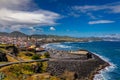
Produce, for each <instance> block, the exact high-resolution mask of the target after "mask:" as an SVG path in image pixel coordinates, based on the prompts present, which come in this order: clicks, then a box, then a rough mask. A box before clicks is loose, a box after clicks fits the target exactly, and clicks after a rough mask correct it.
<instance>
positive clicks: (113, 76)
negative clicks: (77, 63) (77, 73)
mask: <svg viewBox="0 0 120 80" xmlns="http://www.w3.org/2000/svg"><path fill="white" fill-rule="evenodd" d="M44 47H49V48H53V49H58V50H79V49H86V50H89V51H91V52H93V53H95V54H96V55H98V56H100V57H101V58H102V59H104V60H105V61H107V62H109V63H110V65H111V66H109V67H106V68H105V69H103V70H101V71H100V72H99V74H97V75H95V77H94V80H120V41H99V42H69V43H52V44H47V45H46V46H44Z"/></svg>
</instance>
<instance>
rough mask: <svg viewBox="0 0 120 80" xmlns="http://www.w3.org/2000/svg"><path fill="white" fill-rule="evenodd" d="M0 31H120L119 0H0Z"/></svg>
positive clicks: (94, 33) (98, 33)
mask: <svg viewBox="0 0 120 80" xmlns="http://www.w3.org/2000/svg"><path fill="white" fill-rule="evenodd" d="M0 31H1V32H12V31H21V32H24V33H26V34H52V35H60V36H73V37H90V36H101V35H103V36H104V35H108V34H120V0H0Z"/></svg>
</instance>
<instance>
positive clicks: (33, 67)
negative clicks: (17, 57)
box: [0, 62, 47, 80]
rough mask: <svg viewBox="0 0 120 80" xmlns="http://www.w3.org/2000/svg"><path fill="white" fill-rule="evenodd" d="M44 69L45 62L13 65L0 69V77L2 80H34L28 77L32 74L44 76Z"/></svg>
mask: <svg viewBox="0 0 120 80" xmlns="http://www.w3.org/2000/svg"><path fill="white" fill-rule="evenodd" d="M46 69H47V62H35V63H22V64H14V65H11V66H7V67H3V68H1V69H0V72H1V73H2V74H0V76H1V75H2V78H4V80H35V79H32V78H30V77H31V76H32V75H34V74H44V73H45V72H46ZM44 76H45V75H44ZM29 78H30V79H29ZM0 80H1V79H0Z"/></svg>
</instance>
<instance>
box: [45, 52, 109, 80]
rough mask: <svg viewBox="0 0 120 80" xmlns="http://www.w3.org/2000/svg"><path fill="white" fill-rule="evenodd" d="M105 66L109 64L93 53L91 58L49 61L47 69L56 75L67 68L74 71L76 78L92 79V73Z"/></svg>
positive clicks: (81, 79)
mask: <svg viewBox="0 0 120 80" xmlns="http://www.w3.org/2000/svg"><path fill="white" fill-rule="evenodd" d="M106 66H109V64H108V63H107V62H105V61H103V60H102V59H101V58H99V57H98V56H96V55H94V54H93V58H92V59H88V60H73V59H71V60H70V59H69V60H67V59H61V60H53V61H49V62H48V69H47V70H48V72H49V73H51V75H56V76H60V75H62V74H63V73H64V71H66V70H67V71H70V72H75V74H76V76H77V77H76V79H77V80H92V79H93V76H94V74H96V73H97V71H99V70H100V69H103V68H105V67H106Z"/></svg>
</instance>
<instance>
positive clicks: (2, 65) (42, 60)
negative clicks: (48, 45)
mask: <svg viewBox="0 0 120 80" xmlns="http://www.w3.org/2000/svg"><path fill="white" fill-rule="evenodd" d="M45 61H49V58H44V59H40V60H29V61H19V62H8V63H5V64H0V68H1V67H5V66H9V65H13V64H21V63H33V62H45Z"/></svg>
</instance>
